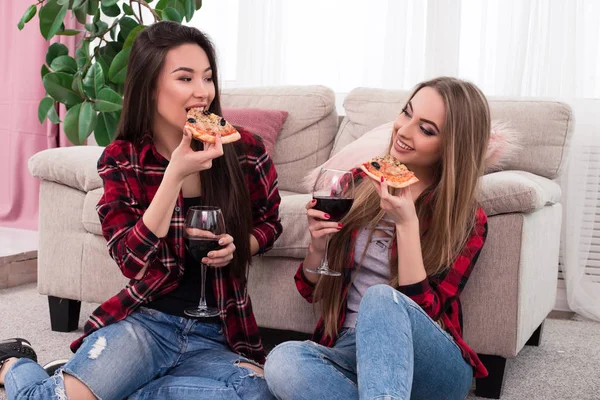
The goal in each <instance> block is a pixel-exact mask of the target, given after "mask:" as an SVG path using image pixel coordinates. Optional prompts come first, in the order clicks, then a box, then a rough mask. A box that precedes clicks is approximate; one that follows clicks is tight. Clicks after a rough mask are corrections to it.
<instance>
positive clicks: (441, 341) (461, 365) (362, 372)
mask: <svg viewBox="0 0 600 400" xmlns="http://www.w3.org/2000/svg"><path fill="white" fill-rule="evenodd" d="M337 339H338V340H337V342H336V344H335V346H334V347H332V348H329V347H326V346H321V345H319V344H316V343H314V342H312V341H305V342H286V343H282V344H280V345H279V346H277V347H276V348H275V349H273V351H272V352H271V353H270V354H269V356H268V358H267V362H266V364H265V378H266V379H267V384H268V385H269V389H270V390H271V393H273V394H274V395H275V397H277V398H278V399H285V400H295V399H307V400H308V399H328V400H329V399H344V400H347V399H358V398H360V399H382V400H383V399H422V400H431V399H436V400H441V399H464V398H465V397H466V396H467V394H468V393H469V389H470V387H471V383H472V379H473V368H472V367H471V365H469V364H468V363H467V362H466V361H465V360H464V358H463V357H462V353H461V350H460V348H459V347H458V346H457V345H456V343H454V340H453V339H452V337H451V336H450V335H448V334H447V333H446V332H444V331H443V330H442V329H441V328H440V327H439V326H438V325H437V324H436V323H435V322H434V321H433V320H432V319H431V318H430V317H429V316H428V315H427V314H426V313H425V312H424V311H423V309H422V308H421V307H419V306H418V305H417V304H416V303H415V302H414V301H412V300H411V299H409V298H408V297H406V296H405V295H403V294H402V293H400V292H398V291H396V290H394V289H393V288H392V287H391V286H388V285H375V286H372V287H370V288H369V289H368V290H367V292H366V293H365V296H364V297H363V299H362V301H361V303H360V308H359V312H358V320H357V323H356V330H354V329H344V330H342V331H341V332H340V334H339V336H338V338H337Z"/></svg>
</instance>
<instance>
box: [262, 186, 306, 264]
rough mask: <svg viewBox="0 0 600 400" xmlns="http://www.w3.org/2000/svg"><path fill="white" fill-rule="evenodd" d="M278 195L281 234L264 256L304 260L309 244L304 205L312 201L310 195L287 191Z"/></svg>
mask: <svg viewBox="0 0 600 400" xmlns="http://www.w3.org/2000/svg"><path fill="white" fill-rule="evenodd" d="M280 194H281V204H280V205H279V216H280V217H281V224H282V225H283V232H282V233H281V236H279V238H278V239H277V241H275V244H274V246H273V248H272V249H271V250H269V251H268V252H266V253H265V256H266V257H293V258H304V257H305V256H306V250H307V248H308V244H309V243H310V234H309V232H308V221H307V220H306V203H308V202H309V201H310V200H311V199H312V195H311V194H301V193H294V192H288V191H281V192H280Z"/></svg>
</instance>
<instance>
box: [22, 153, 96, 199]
mask: <svg viewBox="0 0 600 400" xmlns="http://www.w3.org/2000/svg"><path fill="white" fill-rule="evenodd" d="M103 151H104V147H98V146H74V147H61V148H56V149H48V150H44V151H40V152H39V153H36V154H34V155H33V156H31V158H29V162H28V167H29V172H31V175H33V176H34V177H36V178H40V179H44V180H47V181H52V182H57V183H60V184H63V185H66V186H69V187H72V188H74V189H78V190H81V191H83V192H89V191H90V190H94V189H97V188H99V187H102V179H100V176H99V175H98V171H97V169H96V164H97V163H98V159H99V158H100V155H101V154H102V152H103Z"/></svg>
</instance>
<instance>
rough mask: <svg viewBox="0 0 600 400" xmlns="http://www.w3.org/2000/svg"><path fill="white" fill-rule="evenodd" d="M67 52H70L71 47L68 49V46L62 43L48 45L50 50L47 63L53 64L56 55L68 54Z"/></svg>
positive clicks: (47, 54)
mask: <svg viewBox="0 0 600 400" xmlns="http://www.w3.org/2000/svg"><path fill="white" fill-rule="evenodd" d="M67 54H69V49H67V46H65V45H64V44H61V43H53V44H52V45H50V47H48V52H47V53H46V64H48V65H51V64H52V61H53V60H54V59H55V58H56V57H60V56H66V55H67Z"/></svg>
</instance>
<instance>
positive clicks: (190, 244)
mask: <svg viewBox="0 0 600 400" xmlns="http://www.w3.org/2000/svg"><path fill="white" fill-rule="evenodd" d="M185 247H186V248H187V249H188V251H189V252H190V254H191V255H192V256H193V257H194V259H195V260H196V261H198V262H199V263H201V262H202V259H203V258H204V257H206V256H207V255H208V253H209V252H211V251H212V250H219V249H220V248H221V245H220V244H219V241H218V240H217V239H204V238H196V237H186V238H185Z"/></svg>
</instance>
